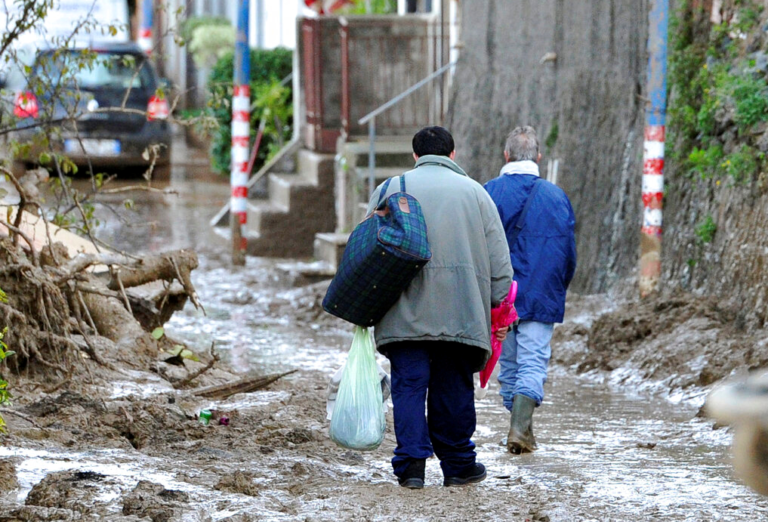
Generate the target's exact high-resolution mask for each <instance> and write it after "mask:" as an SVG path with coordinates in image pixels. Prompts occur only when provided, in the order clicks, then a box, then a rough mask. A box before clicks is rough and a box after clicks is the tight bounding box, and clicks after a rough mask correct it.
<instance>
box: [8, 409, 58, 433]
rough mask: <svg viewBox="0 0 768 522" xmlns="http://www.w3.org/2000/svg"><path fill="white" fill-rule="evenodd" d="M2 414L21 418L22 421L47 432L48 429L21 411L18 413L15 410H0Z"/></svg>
mask: <svg viewBox="0 0 768 522" xmlns="http://www.w3.org/2000/svg"><path fill="white" fill-rule="evenodd" d="M0 413H3V414H8V415H15V416H16V417H19V418H20V419H24V420H25V421H27V422H28V423H30V424H31V425H32V426H34V427H35V428H37V429H40V430H43V431H46V429H47V428H44V427H43V426H41V425H40V424H38V423H37V421H35V419H33V418H32V417H30V416H29V415H27V414H25V413H21V412H20V411H16V410H14V409H13V408H0Z"/></svg>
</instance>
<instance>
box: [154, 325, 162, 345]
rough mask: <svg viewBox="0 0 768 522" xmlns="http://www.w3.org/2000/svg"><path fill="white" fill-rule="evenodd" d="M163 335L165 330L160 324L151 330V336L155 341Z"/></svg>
mask: <svg viewBox="0 0 768 522" xmlns="http://www.w3.org/2000/svg"><path fill="white" fill-rule="evenodd" d="M164 335H165V330H164V329H163V327H162V326H158V327H157V328H155V329H154V330H152V338H153V339H155V340H156V341H159V340H160V339H162V338H163V336H164Z"/></svg>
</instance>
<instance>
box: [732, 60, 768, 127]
mask: <svg viewBox="0 0 768 522" xmlns="http://www.w3.org/2000/svg"><path fill="white" fill-rule="evenodd" d="M725 93H726V94H728V95H730V96H731V97H732V98H733V100H734V101H735V104H736V114H735V117H734V119H735V121H736V124H737V125H738V126H739V130H740V131H741V132H745V131H747V130H748V129H749V128H750V127H752V126H753V125H754V124H756V123H758V122H761V121H767V120H768V84H766V82H765V78H763V77H755V76H753V75H751V74H745V75H743V76H736V77H731V78H729V79H728V81H727V83H726V91H725Z"/></svg>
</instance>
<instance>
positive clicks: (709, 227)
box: [696, 216, 717, 244]
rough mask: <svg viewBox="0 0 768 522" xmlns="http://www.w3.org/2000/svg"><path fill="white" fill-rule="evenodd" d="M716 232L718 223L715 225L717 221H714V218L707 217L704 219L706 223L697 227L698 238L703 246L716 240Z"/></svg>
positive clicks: (703, 222)
mask: <svg viewBox="0 0 768 522" xmlns="http://www.w3.org/2000/svg"><path fill="white" fill-rule="evenodd" d="M716 232H717V223H715V220H714V219H712V216H707V217H706V218H704V221H702V222H701V223H699V225H698V226H697V227H696V237H697V238H698V240H699V241H700V242H701V243H703V244H707V243H711V242H712V240H713V239H714V238H715V233H716Z"/></svg>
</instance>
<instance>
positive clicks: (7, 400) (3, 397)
mask: <svg viewBox="0 0 768 522" xmlns="http://www.w3.org/2000/svg"><path fill="white" fill-rule="evenodd" d="M0 302H1V303H5V302H8V297H7V296H6V295H5V292H3V290H2V289H0ZM7 333H8V327H7V326H6V327H4V328H3V329H2V330H0V364H2V362H3V361H4V360H5V359H6V358H7V357H10V356H11V355H13V354H14V353H15V352H12V351H10V350H9V349H8V346H7V345H6V344H5V342H4V341H3V338H4V337H5V335H6V334H7ZM12 398H13V396H12V395H11V392H9V391H8V382H7V381H6V380H5V379H3V376H2V374H0V406H5V405H8V404H11V399H12ZM4 432H5V420H4V419H3V416H2V415H0V433H4Z"/></svg>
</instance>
